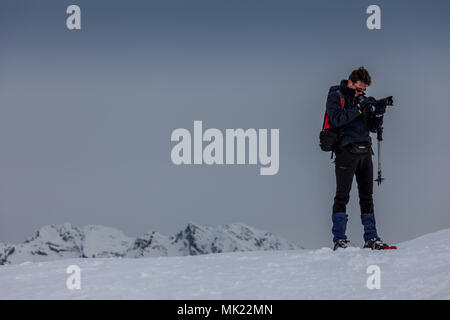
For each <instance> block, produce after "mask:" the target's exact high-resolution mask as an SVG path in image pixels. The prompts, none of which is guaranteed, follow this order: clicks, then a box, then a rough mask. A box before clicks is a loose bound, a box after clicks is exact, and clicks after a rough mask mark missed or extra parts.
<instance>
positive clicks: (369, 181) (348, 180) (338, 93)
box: [326, 67, 388, 250]
mask: <svg viewBox="0 0 450 320" xmlns="http://www.w3.org/2000/svg"><path fill="white" fill-rule="evenodd" d="M371 82H372V80H371V77H370V75H369V73H368V72H367V70H366V69H365V68H364V67H360V68H359V69H357V70H354V71H352V73H351V74H350V76H349V78H348V80H342V81H341V83H340V85H339V86H334V87H331V88H330V92H329V94H328V98H327V105H326V110H327V115H328V119H329V121H330V123H331V125H332V126H333V127H335V128H337V129H339V130H341V132H342V136H341V138H340V140H339V141H338V143H337V147H336V148H335V150H334V151H335V154H336V159H335V161H334V163H335V174H336V195H335V198H334V204H333V213H332V221H333V228H332V232H333V242H334V250H336V249H338V248H346V247H347V246H348V242H349V241H348V240H347V236H346V235H345V230H346V226H347V220H348V215H347V213H346V205H347V203H348V201H349V198H350V189H351V186H352V182H353V176H354V175H355V176H356V182H357V184H358V193H359V204H360V208H361V222H362V224H363V226H364V241H365V244H364V248H371V249H376V250H381V249H385V248H387V247H388V245H387V244H385V243H384V242H383V241H381V239H380V238H379V237H378V234H377V230H376V226H375V215H374V206H373V198H372V192H373V164H372V154H373V150H372V140H371V138H370V132H374V133H375V132H377V128H378V127H379V126H381V124H382V123H383V115H384V113H385V111H386V105H383V104H376V105H375V106H376V108H375V116H369V114H368V112H366V111H365V110H361V109H360V108H359V104H358V102H357V100H358V99H357V97H358V96H359V95H363V94H364V92H365V91H366V89H367V87H368V86H370V84H371Z"/></svg>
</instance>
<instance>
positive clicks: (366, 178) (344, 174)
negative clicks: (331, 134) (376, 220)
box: [333, 147, 374, 214]
mask: <svg viewBox="0 0 450 320" xmlns="http://www.w3.org/2000/svg"><path fill="white" fill-rule="evenodd" d="M372 153H373V151H372V148H370V150H369V151H368V152H367V153H365V154H362V155H361V154H353V153H350V151H348V149H347V148H346V147H343V148H338V150H336V159H335V161H334V163H335V173H336V195H335V197H334V204H333V214H334V213H336V212H346V206H347V204H348V201H349V200H350V189H351V187H352V182H353V176H356V182H357V184H358V193H359V205H360V209H361V214H363V213H373V212H374V208H373V197H372V193H373V164H372Z"/></svg>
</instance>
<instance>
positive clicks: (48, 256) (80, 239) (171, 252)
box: [0, 223, 297, 264]
mask: <svg viewBox="0 0 450 320" xmlns="http://www.w3.org/2000/svg"><path fill="white" fill-rule="evenodd" d="M296 248H297V247H296V246H295V245H294V244H292V243H289V242H288V241H286V240H284V239H282V238H280V237H277V236H274V235H273V234H271V233H268V232H265V231H261V230H258V229H255V228H252V227H249V226H246V225H244V224H242V223H233V224H229V225H224V226H218V227H207V226H199V225H196V224H194V223H189V224H188V225H187V226H186V228H184V229H183V230H181V231H180V232H178V233H177V234H175V235H173V236H169V237H167V236H163V235H161V234H160V233H158V232H150V233H147V234H145V235H143V236H142V237H138V238H137V239H134V238H129V237H127V236H125V235H124V234H123V233H122V232H121V231H119V230H117V229H113V228H108V227H104V226H98V225H88V226H85V227H82V228H78V227H74V226H72V225H71V224H70V223H65V224H62V225H50V226H45V227H42V228H41V229H40V230H39V231H38V232H37V233H36V235H35V236H34V237H32V238H31V239H29V240H27V241H25V243H23V244H18V245H12V244H2V243H0V264H16V263H21V262H25V261H30V262H39V261H50V260H57V259H63V258H110V257H129V258H140V257H153V256H180V255H198V254H207V253H219V252H232V251H254V250H288V249H296Z"/></svg>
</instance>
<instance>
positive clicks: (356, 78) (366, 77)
mask: <svg viewBox="0 0 450 320" xmlns="http://www.w3.org/2000/svg"><path fill="white" fill-rule="evenodd" d="M371 83H372V79H371V77H370V74H369V72H368V71H367V70H366V69H365V68H364V67H359V68H358V69H356V70H353V71H352V73H351V74H350V76H349V77H348V84H347V87H349V88H352V89H355V96H356V97H357V96H359V95H360V94H364V92H365V91H366V89H367V87H368V86H370V84H371Z"/></svg>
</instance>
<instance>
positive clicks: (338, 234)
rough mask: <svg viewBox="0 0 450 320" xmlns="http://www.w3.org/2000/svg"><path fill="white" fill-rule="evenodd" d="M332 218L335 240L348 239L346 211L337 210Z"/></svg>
mask: <svg viewBox="0 0 450 320" xmlns="http://www.w3.org/2000/svg"><path fill="white" fill-rule="evenodd" d="M331 218H332V220H333V228H332V229H331V231H332V232H333V236H334V237H333V242H336V241H338V240H339V239H343V240H347V236H346V235H345V230H346V228H347V221H348V215H347V214H346V213H345V212H335V213H333V214H332V215H331Z"/></svg>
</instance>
